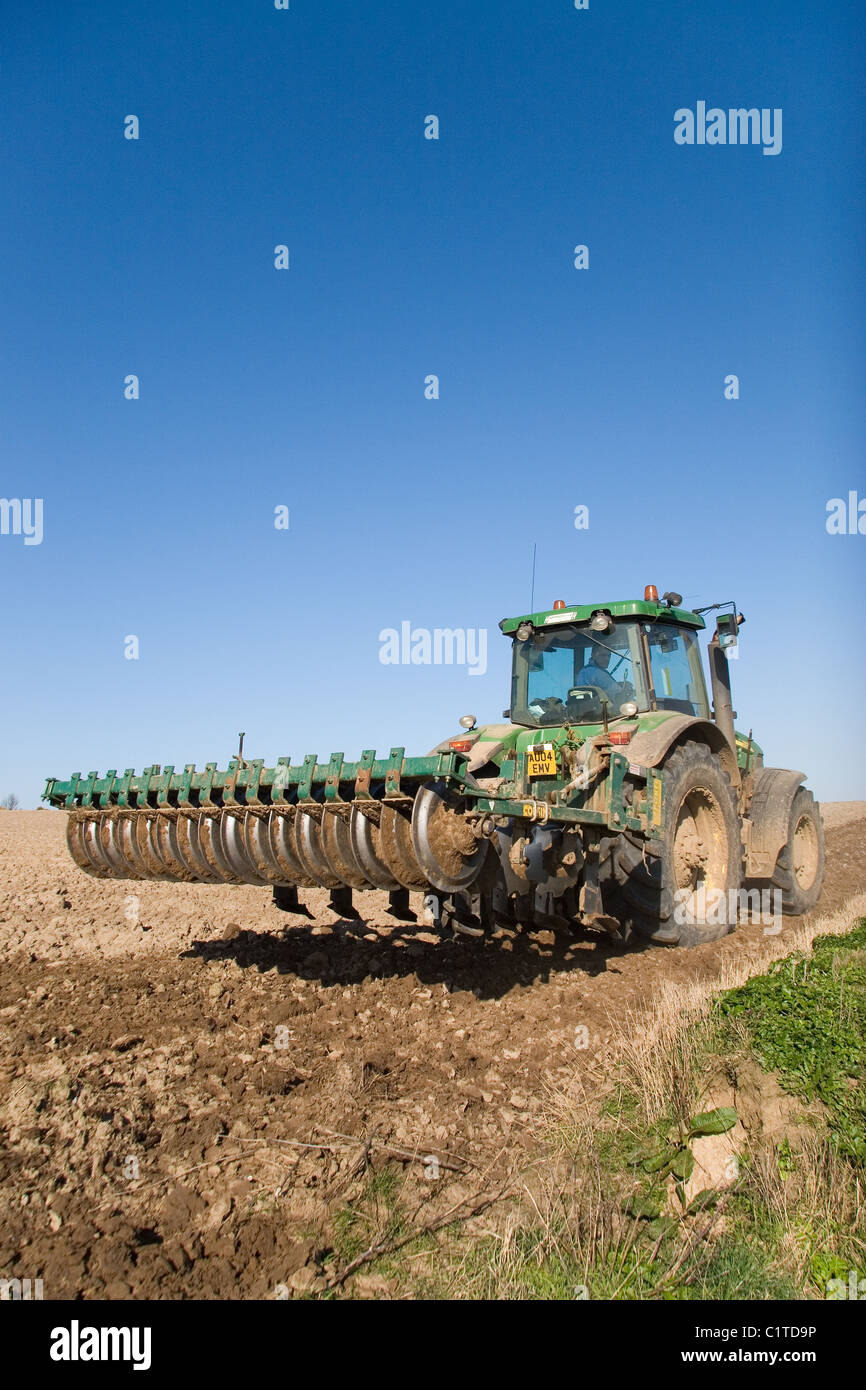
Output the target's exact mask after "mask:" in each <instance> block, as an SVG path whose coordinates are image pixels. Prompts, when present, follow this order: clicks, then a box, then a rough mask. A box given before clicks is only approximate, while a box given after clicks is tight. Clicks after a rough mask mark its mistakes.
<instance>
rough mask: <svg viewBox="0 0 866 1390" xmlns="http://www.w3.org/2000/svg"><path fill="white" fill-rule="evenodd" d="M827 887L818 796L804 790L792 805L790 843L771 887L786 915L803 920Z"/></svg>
mask: <svg viewBox="0 0 866 1390" xmlns="http://www.w3.org/2000/svg"><path fill="white" fill-rule="evenodd" d="M823 884H824V825H823V822H822V820H821V811H820V808H819V806H818V803H817V802H816V800H815V798H814V796H813V795H812V793H811V792H810V791H807V790H806V788H805V787H801V788H800V790H799V791H798V792H797V795H796V796H795V797H794V800H793V801H792V802H791V815H790V819H789V821H788V839H787V842H786V844H785V846H784V848H783V849H782V850H781V851H780V853H779V858H778V859H777V860H776V869H775V872H774V874H773V877H772V879H771V880H770V886H771V887H772V888H777V889H779V891H780V892H781V894H782V911H783V912H784V913H786V914H787V915H789V916H796V917H800V916H802V914H803V913H804V912H809V911H810V909H811V908H813V907H814V906H815V904H816V902H817V901H818V899H819V898H820V896H821V889H822V887H823Z"/></svg>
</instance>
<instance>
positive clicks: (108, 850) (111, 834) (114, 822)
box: [95, 813, 137, 878]
mask: <svg viewBox="0 0 866 1390" xmlns="http://www.w3.org/2000/svg"><path fill="white" fill-rule="evenodd" d="M95 834H96V838H97V841H98V843H99V848H100V850H101V852H102V858H103V859H104V860H105V861H106V863H107V864H108V866H109V871H110V873H111V877H112V878H135V877H137V875H136V873H135V870H134V868H133V867H132V865H130V864H129V863H128V861H127V858H126V855H125V854H124V853H123V849H122V846H121V843H120V836H119V831H118V819H117V816H114V815H110V814H108V813H106V814H103V815H101V816H100V817H99V820H98V821H97V822H96V832H95Z"/></svg>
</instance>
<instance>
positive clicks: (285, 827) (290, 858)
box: [268, 806, 316, 888]
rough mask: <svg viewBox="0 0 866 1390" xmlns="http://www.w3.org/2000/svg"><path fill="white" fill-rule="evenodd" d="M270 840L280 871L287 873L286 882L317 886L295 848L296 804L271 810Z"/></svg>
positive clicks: (303, 885)
mask: <svg viewBox="0 0 866 1390" xmlns="http://www.w3.org/2000/svg"><path fill="white" fill-rule="evenodd" d="M268 842H269V844H270V847H271V850H272V851H273V855H274V858H275V859H276V861H277V864H278V866H279V868H280V871H281V872H282V873H283V874H284V875H285V877H284V880H283V881H284V882H285V883H294V884H296V885H297V886H298V887H299V888H315V887H316V880H315V879H314V878H311V877H310V875H309V874H308V873H307V871H306V869H305V868H304V866H303V865H302V863H301V860H300V856H299V854H298V851H297V849H296V848H295V808H294V806H286V807H281V808H280V809H279V810H274V811H271V814H270V816H269V818H268Z"/></svg>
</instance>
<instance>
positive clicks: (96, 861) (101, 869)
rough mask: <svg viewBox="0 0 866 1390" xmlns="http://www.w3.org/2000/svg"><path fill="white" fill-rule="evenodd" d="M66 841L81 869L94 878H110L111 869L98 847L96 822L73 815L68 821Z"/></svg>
mask: <svg viewBox="0 0 866 1390" xmlns="http://www.w3.org/2000/svg"><path fill="white" fill-rule="evenodd" d="M66 843H67V845H68V846H69V853H70V854H71V855H72V858H73V859H74V860H75V862H76V864H77V865H78V867H79V869H83V870H84V872H85V873H86V874H91V875H92V876H93V878H110V877H111V870H110V869H109V867H108V865H107V864H106V862H105V860H104V859H103V856H102V852H101V850H100V849H98V847H97V843H98V842H97V838H96V822H95V821H94V820H92V819H88V818H86V817H85V816H80V815H79V816H76V815H71V816H70V817H69V819H68V820H67V822H66Z"/></svg>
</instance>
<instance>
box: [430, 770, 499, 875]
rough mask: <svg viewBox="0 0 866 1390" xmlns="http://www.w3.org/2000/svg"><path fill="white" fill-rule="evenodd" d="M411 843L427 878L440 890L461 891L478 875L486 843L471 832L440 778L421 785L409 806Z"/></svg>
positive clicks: (457, 805) (458, 806)
mask: <svg viewBox="0 0 866 1390" xmlns="http://www.w3.org/2000/svg"><path fill="white" fill-rule="evenodd" d="M412 845H413V848H414V850H415V854H416V856H417V859H418V863H419V864H420V866H421V868H422V870H423V871H424V873H425V874H426V876H427V879H428V881H429V882H430V883H431V884H432V885H433V887H434V888H438V889H439V891H440V893H461V892H463V891H464V890H465V889H467V888H469V887H471V885H472V884H473V883H474V882H475V880H476V879H477V878H478V875H479V874H480V873H481V870H482V869H483V867H484V861H485V860H486V858H487V852H488V849H489V847H490V844H489V841H488V840H483V839H482V840H478V839H476V837H475V835H474V834H473V832H472V827H471V826H470V825H469V823H468V821H467V820H466V818H465V816H464V815H463V813H462V806H461V804H460V803H459V802H458V801H455V800H454V799H452V798H450V797H448V796H447V795H446V792H445V788H444V786H443V785H442V783H441V782H434V783H433V784H432V785H431V786H428V787H422V788H421V789H420V791H419V792H418V794H417V796H416V797H415V802H414V805H413V807H412Z"/></svg>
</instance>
